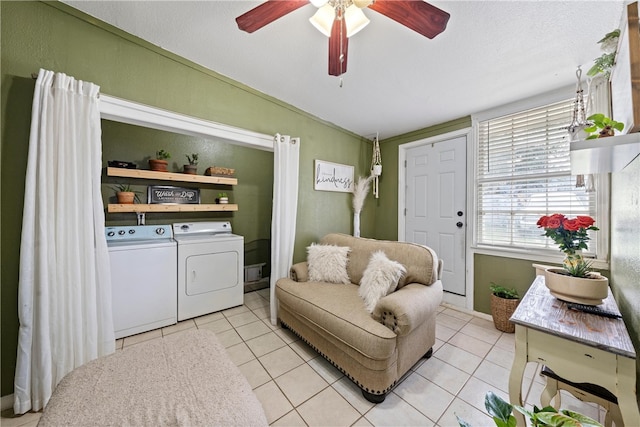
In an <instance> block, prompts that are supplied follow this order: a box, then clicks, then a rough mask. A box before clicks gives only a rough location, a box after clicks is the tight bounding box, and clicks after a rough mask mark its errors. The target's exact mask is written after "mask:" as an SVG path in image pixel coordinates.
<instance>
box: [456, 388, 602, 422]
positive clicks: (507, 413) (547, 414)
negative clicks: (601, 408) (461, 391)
mask: <svg viewBox="0 0 640 427" xmlns="http://www.w3.org/2000/svg"><path fill="white" fill-rule="evenodd" d="M484 406H485V407H486V408H487V412H488V413H489V415H491V417H493V422H494V423H495V424H496V426H498V427H515V426H516V417H514V416H513V415H512V412H513V410H514V409H515V410H517V411H518V412H521V413H522V414H524V415H525V416H526V417H529V420H530V421H531V426H533V427H538V426H550V427H560V426H562V427H602V424H600V423H599V422H598V421H596V420H594V419H592V418H589V417H587V416H586V415H582V414H580V413H578V412H573V411H569V410H568V409H563V410H560V411H558V410H557V409H555V408H554V407H552V406H546V407H544V408H538V407H537V406H534V407H533V411H528V410H526V409H525V408H523V407H522V406H513V405H511V404H509V403H507V402H505V401H504V400H503V399H502V398H500V397H499V396H498V395H496V394H495V393H493V392H492V391H489V392H487V394H486V395H485V397H484ZM456 418H457V419H458V424H459V425H460V427H472V426H471V424H469V423H468V422H466V421H464V420H463V419H461V418H460V417H458V416H457V415H456Z"/></svg>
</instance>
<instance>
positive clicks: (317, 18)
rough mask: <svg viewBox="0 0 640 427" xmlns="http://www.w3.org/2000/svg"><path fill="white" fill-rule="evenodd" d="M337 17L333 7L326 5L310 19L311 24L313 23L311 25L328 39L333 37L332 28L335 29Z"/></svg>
mask: <svg viewBox="0 0 640 427" xmlns="http://www.w3.org/2000/svg"><path fill="white" fill-rule="evenodd" d="M335 17H336V11H335V9H334V8H333V7H332V6H331V5H329V4H325V5H324V6H322V7H321V8H319V9H318V10H317V11H316V13H315V14H314V15H313V16H312V17H311V18H309V22H311V25H313V26H314V27H316V29H317V30H318V31H320V32H321V33H322V34H324V35H325V36H327V37H331V27H333V21H334V19H335Z"/></svg>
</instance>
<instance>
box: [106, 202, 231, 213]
mask: <svg viewBox="0 0 640 427" xmlns="http://www.w3.org/2000/svg"><path fill="white" fill-rule="evenodd" d="M237 210H238V205H236V204H205V205H160V204H157V205H150V204H144V203H136V204H132V205H124V204H117V203H116V204H109V205H108V206H107V211H108V212H109V213H120V212H141V213H147V212H234V211H237Z"/></svg>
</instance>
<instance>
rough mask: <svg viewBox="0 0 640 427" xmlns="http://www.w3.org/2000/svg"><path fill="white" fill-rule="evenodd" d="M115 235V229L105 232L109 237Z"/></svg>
mask: <svg viewBox="0 0 640 427" xmlns="http://www.w3.org/2000/svg"><path fill="white" fill-rule="evenodd" d="M115 235H116V232H115V231H109V232H108V233H107V236H109V237H113V236H115Z"/></svg>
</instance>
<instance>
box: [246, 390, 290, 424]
mask: <svg viewBox="0 0 640 427" xmlns="http://www.w3.org/2000/svg"><path fill="white" fill-rule="evenodd" d="M253 392H254V393H255V394H256V396H257V397H258V400H259V401H260V403H262V407H263V408H264V412H265V415H266V416H267V422H268V423H270V424H271V423H272V422H274V421H275V420H277V419H278V418H280V417H282V416H283V415H285V414H286V413H288V412H290V411H291V410H292V409H293V406H291V403H290V402H289V400H287V398H286V397H285V395H284V394H283V393H282V391H280V389H279V388H278V386H277V385H276V383H275V382H273V381H269V382H268V383H266V384H263V385H261V386H260V387H258V388H256V389H255V390H253Z"/></svg>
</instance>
